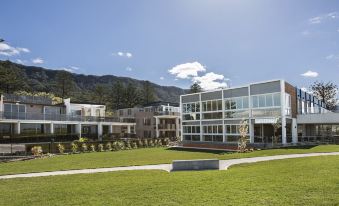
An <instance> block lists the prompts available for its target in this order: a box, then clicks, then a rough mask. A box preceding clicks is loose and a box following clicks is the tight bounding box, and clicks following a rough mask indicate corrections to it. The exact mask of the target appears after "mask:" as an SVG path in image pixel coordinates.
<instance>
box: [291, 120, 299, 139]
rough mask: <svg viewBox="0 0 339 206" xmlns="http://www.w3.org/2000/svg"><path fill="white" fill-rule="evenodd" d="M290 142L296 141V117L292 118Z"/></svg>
mask: <svg viewBox="0 0 339 206" xmlns="http://www.w3.org/2000/svg"><path fill="white" fill-rule="evenodd" d="M291 129H292V143H294V144H295V143H298V129H297V119H296V118H292V128H291Z"/></svg>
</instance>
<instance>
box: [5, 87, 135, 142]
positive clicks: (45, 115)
mask: <svg viewBox="0 0 339 206" xmlns="http://www.w3.org/2000/svg"><path fill="white" fill-rule="evenodd" d="M105 110H106V107H105V105H98V104H91V103H76V102H71V100H70V99H65V100H64V101H63V103H60V104H54V103H53V101H52V99H50V98H46V97H35V96H17V95H11V94H3V95H1V100H0V142H2V143H6V142H36V141H50V139H51V137H53V138H54V140H55V141H65V140H67V141H70V140H74V139H78V138H79V137H89V138H92V139H94V138H99V139H101V138H102V136H103V135H104V134H115V135H117V136H119V137H126V136H128V135H131V134H135V123H129V122H121V121H120V119H119V118H112V117H105Z"/></svg>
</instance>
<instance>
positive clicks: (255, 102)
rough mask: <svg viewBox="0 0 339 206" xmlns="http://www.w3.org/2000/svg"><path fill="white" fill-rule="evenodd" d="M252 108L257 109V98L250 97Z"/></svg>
mask: <svg viewBox="0 0 339 206" xmlns="http://www.w3.org/2000/svg"><path fill="white" fill-rule="evenodd" d="M252 107H253V108H257V107H259V104H258V96H252Z"/></svg>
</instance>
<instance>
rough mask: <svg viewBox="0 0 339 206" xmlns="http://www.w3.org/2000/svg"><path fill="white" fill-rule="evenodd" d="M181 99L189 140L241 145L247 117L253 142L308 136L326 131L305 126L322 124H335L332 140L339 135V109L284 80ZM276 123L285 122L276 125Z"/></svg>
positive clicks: (200, 143)
mask: <svg viewBox="0 0 339 206" xmlns="http://www.w3.org/2000/svg"><path fill="white" fill-rule="evenodd" d="M180 105H181V117H182V135H181V139H182V141H183V144H184V146H185V145H186V146H205V147H206V146H207V147H210V146H213V145H214V146H216V147H223V146H227V145H232V144H233V145H236V144H237V142H238V139H239V136H240V134H239V127H240V125H241V121H243V120H246V121H247V123H248V126H249V131H248V137H249V142H250V143H251V144H257V145H261V144H273V143H276V144H282V145H286V144H291V143H297V142H299V141H305V140H306V139H307V138H306V136H311V135H323V134H319V133H317V134H315V133H308V132H307V130H306V129H305V127H306V128H307V127H317V128H319V125H320V124H322V125H327V126H328V127H331V131H333V132H332V133H331V137H332V140H333V138H334V140H335V139H336V138H337V137H338V136H339V114H334V113H330V112H328V111H327V110H326V109H324V106H325V105H324V103H323V102H321V101H319V100H318V99H316V98H315V97H314V96H312V95H310V94H307V93H306V92H303V91H301V90H300V89H297V88H296V87H294V86H292V85H291V84H289V83H287V82H285V81H284V80H272V81H266V82H259V83H253V84H249V85H246V86H242V87H234V88H227V89H220V90H215V91H208V92H201V93H195V94H187V95H182V96H181V97H180ZM333 114H334V116H331V117H328V116H330V115H333ZM316 115H318V116H319V117H318V116H316ZM325 116H327V117H326V118H327V119H326V120H325V119H324V118H325ZM320 117H321V118H320ZM305 119H308V120H309V119H312V120H313V122H312V121H311V122H307V121H306V120H305ZM315 119H317V120H316V121H315ZM332 120H333V121H332ZM274 125H280V126H281V127H280V128H279V129H278V130H277V131H275V130H274ZM329 125H330V126H329ZM327 126H326V127H327ZM317 131H320V129H318V130H317ZM274 137H275V138H274ZM276 137H277V138H276ZM315 141H316V140H315Z"/></svg>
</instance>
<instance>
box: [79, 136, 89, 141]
mask: <svg viewBox="0 0 339 206" xmlns="http://www.w3.org/2000/svg"><path fill="white" fill-rule="evenodd" d="M78 141H79V142H88V139H87V138H86V137H80V138H79V140H78Z"/></svg>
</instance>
